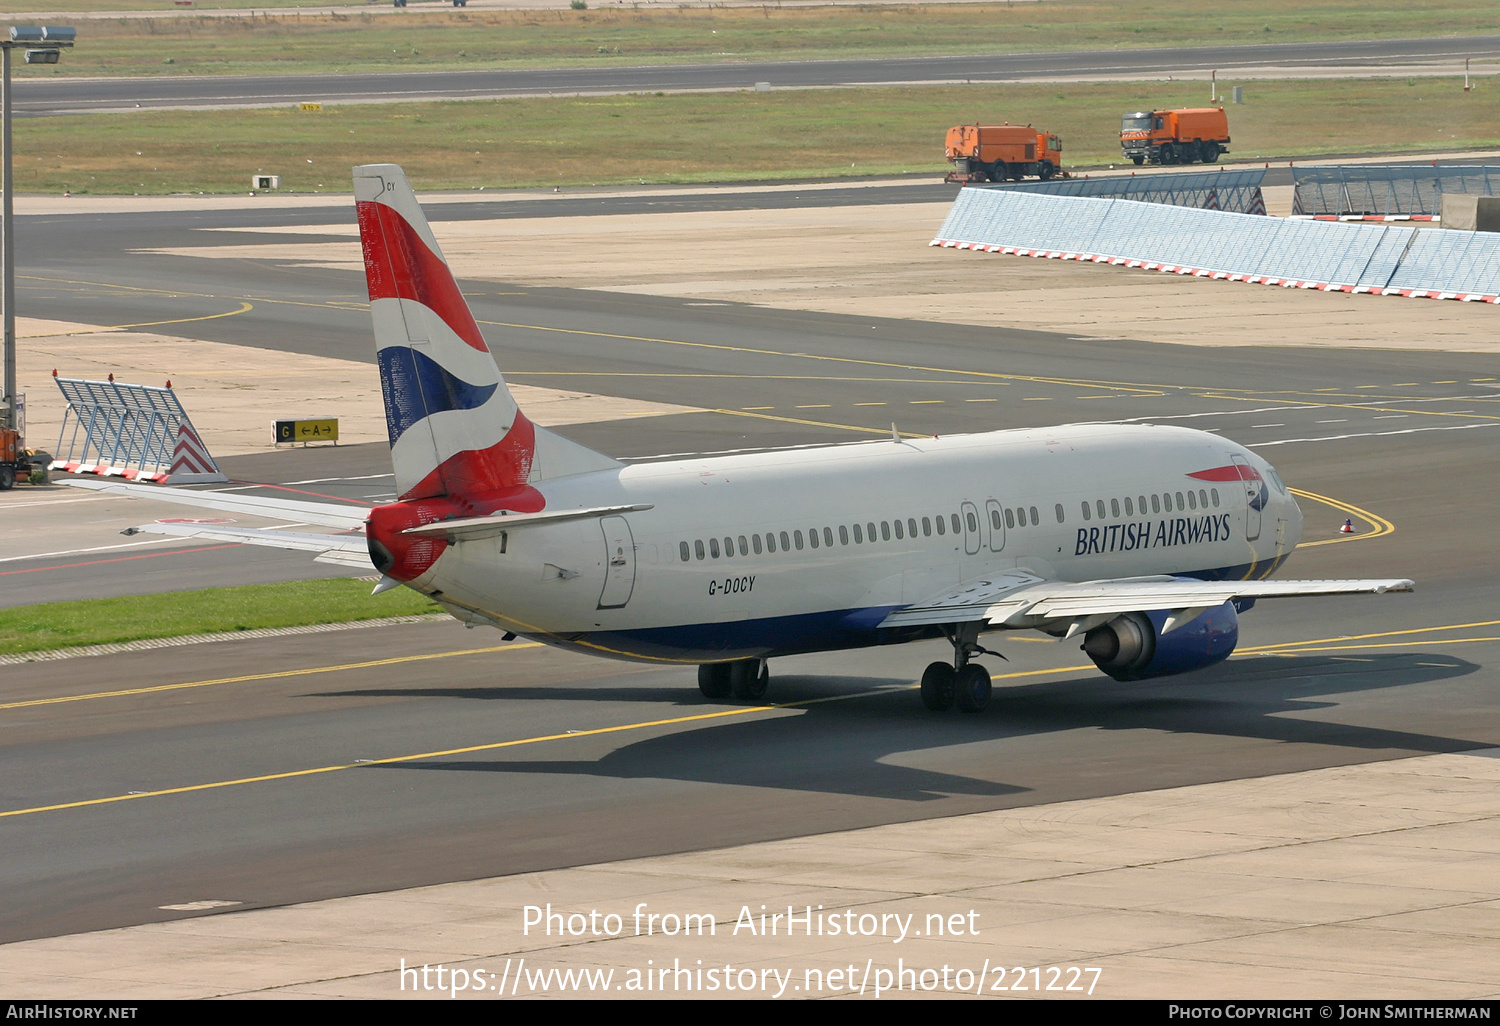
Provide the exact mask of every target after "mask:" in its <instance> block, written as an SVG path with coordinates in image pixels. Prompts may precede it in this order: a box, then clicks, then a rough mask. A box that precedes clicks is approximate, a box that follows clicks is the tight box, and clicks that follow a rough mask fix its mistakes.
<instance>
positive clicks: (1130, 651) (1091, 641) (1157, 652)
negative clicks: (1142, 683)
mask: <svg viewBox="0 0 1500 1026" xmlns="http://www.w3.org/2000/svg"><path fill="white" fill-rule="evenodd" d="M1170 615H1171V610H1168V609H1153V610H1150V611H1149V612H1140V613H1124V614H1122V615H1120V616H1117V617H1115V618H1114V619H1113V620H1110V621H1109V622H1108V623H1105V624H1101V625H1100V626H1098V627H1095V628H1094V629H1093V630H1091V631H1089V632H1088V633H1087V634H1085V635H1084V636H1083V651H1084V652H1085V653H1087V655H1088V657H1089V658H1090V659H1092V660H1093V661H1094V665H1095V666H1097V667H1099V669H1101V670H1103V671H1104V672H1105V673H1107V674H1109V675H1110V676H1111V677H1113V678H1114V679H1115V680H1146V679H1147V678H1150V677H1168V676H1171V675H1172V674H1175V673H1187V672H1189V671H1191V670H1200V669H1202V668H1203V667H1205V666H1212V665H1213V664H1214V663H1217V662H1222V661H1223V660H1225V659H1227V658H1229V654H1230V653H1231V652H1233V651H1234V646H1235V645H1236V644H1237V643H1238V642H1239V637H1240V628H1239V618H1238V617H1237V616H1236V615H1235V611H1234V603H1233V602H1226V603H1224V604H1223V605H1222V606H1216V607H1215V608H1213V609H1210V610H1208V611H1207V612H1204V613H1200V614H1199V615H1198V616H1197V617H1195V618H1194V619H1192V620H1189V621H1188V622H1187V623H1185V624H1183V625H1182V626H1180V627H1177V628H1175V629H1173V630H1172V631H1170V632H1169V633H1167V634H1163V633H1162V625H1163V624H1165V623H1166V620H1167V617H1168V616H1170Z"/></svg>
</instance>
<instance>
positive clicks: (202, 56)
mask: <svg viewBox="0 0 1500 1026" xmlns="http://www.w3.org/2000/svg"><path fill="white" fill-rule="evenodd" d="M75 2H80V3H84V4H86V6H87V7H88V8H92V7H93V0H75ZM115 3H118V4H119V5H120V7H122V8H128V9H131V10H144V9H153V8H154V9H155V10H156V11H157V12H158V13H159V14H165V13H167V12H163V11H162V10H161V8H162V6H165V5H164V4H162V3H161V0H115ZM28 4H29V5H30V6H29V7H28V6H27V5H28ZM205 6H207V5H205ZM214 6H222V7H234V6H237V5H236V4H233V3H222V4H215V5H214ZM255 6H256V7H257V8H260V9H259V10H256V11H254V12H250V11H247V12H246V13H245V14H244V15H242V16H241V15H227V16H225V15H221V16H213V17H203V16H191V15H189V16H185V17H152V18H141V17H132V18H124V17H122V18H99V17H89V18H80V19H78V20H77V21H76V26H77V28H78V30H79V32H78V46H77V48H76V49H75V50H73V51H71V52H69V53H68V54H67V55H66V56H65V57H64V58H63V59H62V61H61V63H59V64H56V65H48V66H41V65H33V66H27V65H23V64H20V63H19V62H18V64H17V67H16V69H15V70H16V75H17V77H38V76H48V77H53V76H56V77H79V76H95V77H96V76H100V75H105V76H115V75H212V74H279V73H285V72H288V71H296V72H300V73H310V72H312V73H333V72H355V71H401V70H417V69H423V70H435V69H463V68H470V69H478V68H499V67H515V68H522V67H544V66H545V67H580V66H587V67H610V66H621V65H634V64H676V63H701V62H723V61H765V60H788V59H796V60H827V59H837V58H852V57H875V56H914V55H919V54H974V53H1036V52H1047V51H1058V50H1110V49H1137V48H1142V47H1161V46H1222V45H1231V44H1244V43H1267V42H1281V43H1286V42H1299V43H1301V42H1308V41H1312V40H1341V39H1380V38H1395V37H1412V36H1444V35H1463V34H1470V33H1490V32H1493V31H1494V26H1495V19H1494V14H1495V8H1494V4H1493V2H1491V0H1425V2H1424V3H1423V4H1422V5H1421V7H1420V9H1414V8H1413V7H1412V6H1411V5H1410V4H1398V3H1394V2H1392V0H1370V2H1365V0H1217V2H1215V3H1214V4H1212V5H1188V6H1187V7H1185V6H1184V5H1183V4H1182V3H1181V2H1180V0H1046V2H1044V3H990V4H908V3H891V4H870V5H867V6H849V7H835V6H827V7H817V6H814V7H795V8H792V7H789V8H782V7H779V6H774V5H771V4H767V5H765V6H761V7H737V8H723V7H713V6H712V5H708V4H704V5H699V6H694V7H678V6H676V5H673V6H670V7H668V6H665V5H662V6H655V5H652V6H646V7H643V6H642V5H640V4H636V3H631V4H629V5H626V4H623V3H620V4H604V3H599V2H594V3H591V4H590V7H592V8H595V9H592V10H571V9H567V10H526V11H477V10H476V11H468V10H454V9H453V8H451V7H447V8H444V7H442V6H434V7H431V8H427V9H422V10H418V9H415V8H404V9H400V10H397V9H394V8H391V7H389V6H386V5H380V6H372V7H371V8H370V10H368V11H362V12H356V13H354V14H350V15H334V16H331V17H330V16H327V15H312V14H303V13H301V12H298V11H291V12H285V11H282V12H276V13H272V12H268V11H266V10H265V9H264V7H265V5H264V4H260V3H257V4H255ZM34 9H35V4H34V3H32V2H31V0H0V10H6V11H16V12H20V11H25V10H34ZM167 11H168V12H170V11H171V8H170V7H168V8H167ZM179 13H181V12H179ZM49 17H52V16H50V15H49ZM63 20H64V21H66V18H65V17H64V18H63ZM1455 63H1457V62H1455Z"/></svg>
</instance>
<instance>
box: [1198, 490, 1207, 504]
mask: <svg viewBox="0 0 1500 1026" xmlns="http://www.w3.org/2000/svg"><path fill="white" fill-rule="evenodd" d="M1198 505H1200V506H1202V507H1203V508H1204V509H1208V493H1207V492H1205V491H1204V490H1203V489H1202V488H1199V489H1198Z"/></svg>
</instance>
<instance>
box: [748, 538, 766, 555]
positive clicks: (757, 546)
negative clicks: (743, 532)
mask: <svg viewBox="0 0 1500 1026" xmlns="http://www.w3.org/2000/svg"><path fill="white" fill-rule="evenodd" d="M768 537H769V536H768ZM750 544H751V545H754V546H755V554H756V555H757V556H758V555H760V535H758V534H752V535H751V536H750Z"/></svg>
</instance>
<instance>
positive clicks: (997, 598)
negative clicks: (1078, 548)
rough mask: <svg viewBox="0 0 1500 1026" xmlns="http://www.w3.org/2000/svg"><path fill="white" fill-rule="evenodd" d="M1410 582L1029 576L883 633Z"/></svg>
mask: <svg viewBox="0 0 1500 1026" xmlns="http://www.w3.org/2000/svg"><path fill="white" fill-rule="evenodd" d="M1413 587H1414V585H1413V583H1412V582H1411V581H1409V580H1405V579H1401V578H1389V579H1378V580H1328V581H1197V580H1191V579H1187V578H1176V577H1132V578H1120V579H1116V580H1104V581H1084V582H1081V583H1069V582H1066V581H1045V580H1042V579H1041V578H1039V577H1035V576H1034V575H1031V574H1027V573H1025V572H1024V571H1017V572H1015V573H1012V574H1003V575H999V576H996V577H989V578H983V579H980V580H976V581H973V582H966V584H965V585H964V586H961V587H960V588H959V589H958V590H956V591H951V592H947V593H945V594H943V595H939V596H936V597H934V598H933V599H930V600H924V601H922V602H918V603H916V604H914V605H911V606H907V607H906V608H905V609H898V610H896V611H895V612H893V613H891V614H890V615H889V616H887V617H886V618H885V619H884V620H882V621H881V623H880V626H881V627H914V626H920V625H931V624H944V623H972V622H974V621H978V620H985V621H988V622H990V623H994V624H1001V623H1003V624H1005V625H1007V626H1012V627H1034V626H1037V625H1038V624H1041V623H1043V622H1045V621H1049V620H1075V621H1076V620H1081V619H1083V618H1085V617H1095V616H1110V615H1117V614H1120V613H1133V612H1144V611H1146V610H1151V609H1168V610H1192V609H1195V608H1197V609H1201V608H1212V607H1214V606H1219V605H1223V604H1224V603H1225V602H1228V601H1229V600H1230V599H1236V598H1253V599H1262V598H1290V597H1293V596H1305V595H1353V594H1370V593H1373V594H1377V595H1380V594H1384V593H1385V592H1388V591H1411V590H1412V588H1413Z"/></svg>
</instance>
